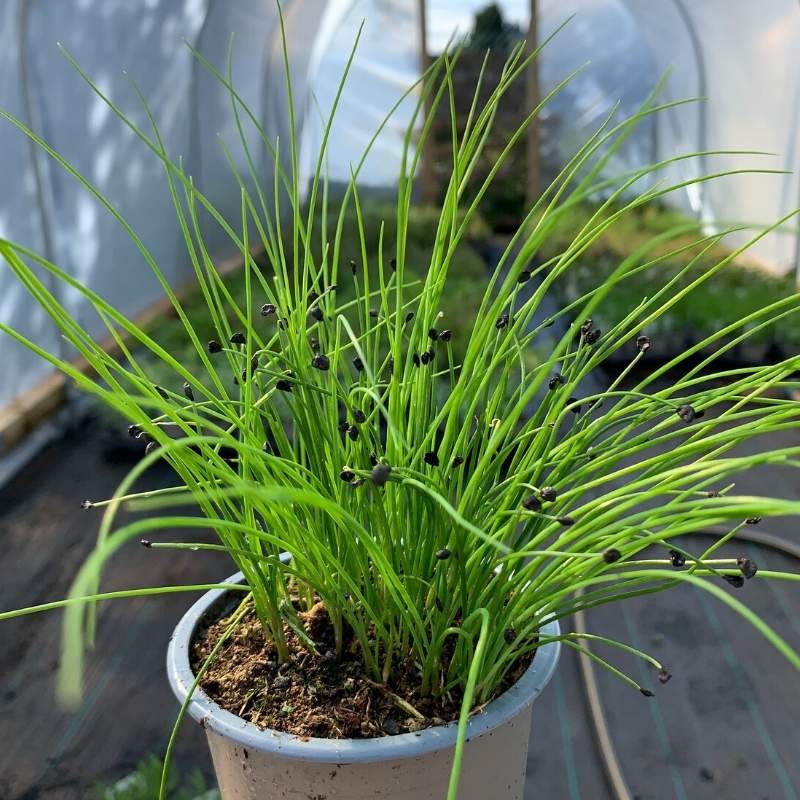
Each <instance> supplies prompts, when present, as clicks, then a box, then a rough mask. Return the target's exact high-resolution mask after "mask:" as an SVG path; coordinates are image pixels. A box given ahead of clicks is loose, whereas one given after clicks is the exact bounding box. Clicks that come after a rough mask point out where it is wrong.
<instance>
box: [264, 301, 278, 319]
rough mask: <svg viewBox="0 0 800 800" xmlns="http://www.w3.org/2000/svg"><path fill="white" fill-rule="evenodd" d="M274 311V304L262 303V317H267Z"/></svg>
mask: <svg viewBox="0 0 800 800" xmlns="http://www.w3.org/2000/svg"><path fill="white" fill-rule="evenodd" d="M275 311H276V309H275V306H274V305H273V304H272V303H264V305H263V306H261V316H262V317H269V316H271V315H272V314H274V313H275Z"/></svg>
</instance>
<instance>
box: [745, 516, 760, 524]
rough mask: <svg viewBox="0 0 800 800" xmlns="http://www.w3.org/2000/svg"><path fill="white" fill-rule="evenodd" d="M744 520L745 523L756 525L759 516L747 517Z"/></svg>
mask: <svg viewBox="0 0 800 800" xmlns="http://www.w3.org/2000/svg"><path fill="white" fill-rule="evenodd" d="M744 522H745V525H758V523H759V522H761V517H748V518H747V519H746V520H745V521H744Z"/></svg>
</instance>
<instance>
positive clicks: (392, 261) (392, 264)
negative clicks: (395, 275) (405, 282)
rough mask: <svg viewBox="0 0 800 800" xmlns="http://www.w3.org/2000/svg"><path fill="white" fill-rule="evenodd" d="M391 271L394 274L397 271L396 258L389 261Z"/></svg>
mask: <svg viewBox="0 0 800 800" xmlns="http://www.w3.org/2000/svg"><path fill="white" fill-rule="evenodd" d="M389 269H391V270H392V272H394V271H395V270H396V269H397V259H396V258H390V259H389Z"/></svg>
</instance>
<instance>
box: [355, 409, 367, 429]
mask: <svg viewBox="0 0 800 800" xmlns="http://www.w3.org/2000/svg"><path fill="white" fill-rule="evenodd" d="M353 421H354V422H355V423H356V424H357V425H363V424H364V423H365V422H366V421H367V415H366V414H365V413H364V412H363V411H362V410H361V409H360V408H357V409H356V410H355V411H353Z"/></svg>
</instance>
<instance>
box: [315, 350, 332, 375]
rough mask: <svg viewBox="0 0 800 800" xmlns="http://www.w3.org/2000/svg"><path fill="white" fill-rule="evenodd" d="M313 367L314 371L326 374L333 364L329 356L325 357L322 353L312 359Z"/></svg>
mask: <svg viewBox="0 0 800 800" xmlns="http://www.w3.org/2000/svg"><path fill="white" fill-rule="evenodd" d="M311 366H312V367H314V369H318V370H321V371H322V372H326V371H327V370H329V369H330V368H331V362H330V359H329V358H328V356H324V355H322V353H317V355H315V356H314V358H312V359H311Z"/></svg>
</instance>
